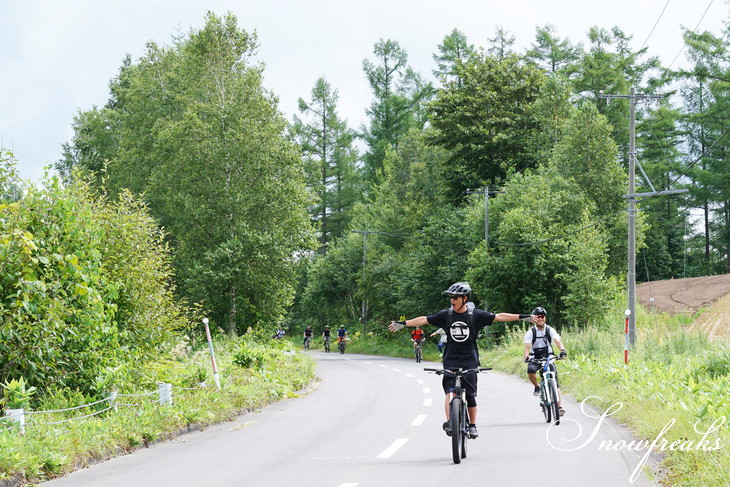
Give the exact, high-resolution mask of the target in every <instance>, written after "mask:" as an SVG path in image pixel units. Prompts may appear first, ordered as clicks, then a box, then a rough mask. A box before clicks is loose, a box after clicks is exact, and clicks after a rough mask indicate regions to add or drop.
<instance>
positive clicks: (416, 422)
mask: <svg viewBox="0 0 730 487" xmlns="http://www.w3.org/2000/svg"><path fill="white" fill-rule="evenodd" d="M426 416H427V415H426V414H419V415H418V416H416V419H414V420H413V422H412V423H411V426H421V425H422V424H423V422H424V421H426Z"/></svg>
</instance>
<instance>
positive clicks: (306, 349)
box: [304, 337, 312, 352]
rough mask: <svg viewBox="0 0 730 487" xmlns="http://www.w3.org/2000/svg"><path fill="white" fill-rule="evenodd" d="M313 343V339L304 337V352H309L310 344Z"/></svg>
mask: <svg viewBox="0 0 730 487" xmlns="http://www.w3.org/2000/svg"><path fill="white" fill-rule="evenodd" d="M311 341H312V337H304V351H305V352H307V351H309V342H311Z"/></svg>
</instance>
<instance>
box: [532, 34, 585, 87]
mask: <svg viewBox="0 0 730 487" xmlns="http://www.w3.org/2000/svg"><path fill="white" fill-rule="evenodd" d="M556 30H557V29H556V28H555V26H554V25H552V24H547V25H545V26H543V27H537V28H536V32H535V42H534V43H532V45H531V46H530V49H528V50H527V52H526V53H525V57H527V59H530V60H531V61H532V62H534V63H535V64H537V65H538V66H540V67H541V68H543V69H544V70H546V71H547V72H549V73H561V74H562V75H563V76H565V77H566V78H570V77H571V76H572V75H574V74H575V72H576V71H577V64H578V61H579V60H580V56H581V51H582V47H581V46H580V45H578V46H574V45H573V44H572V43H571V42H570V40H568V39H567V38H566V39H562V40H561V39H560V38H559V37H558V36H557V35H556Z"/></svg>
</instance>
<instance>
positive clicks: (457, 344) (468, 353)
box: [388, 282, 530, 438]
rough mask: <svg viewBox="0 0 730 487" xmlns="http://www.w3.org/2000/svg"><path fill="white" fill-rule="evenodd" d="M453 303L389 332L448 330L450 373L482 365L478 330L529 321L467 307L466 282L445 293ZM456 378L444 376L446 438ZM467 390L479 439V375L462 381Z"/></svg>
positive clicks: (446, 361) (471, 431)
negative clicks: (496, 323) (424, 328)
mask: <svg viewBox="0 0 730 487" xmlns="http://www.w3.org/2000/svg"><path fill="white" fill-rule="evenodd" d="M444 293H445V294H448V296H449V299H450V300H451V307H450V308H449V309H444V310H441V311H439V312H438V313H435V314H432V315H429V316H419V317H418V318H413V319H410V320H406V321H392V322H391V323H390V326H388V329H389V330H390V331H393V332H395V331H398V330H400V329H401V328H403V327H404V326H407V327H414V326H423V325H426V324H430V325H433V326H436V327H440V328H443V329H444V330H446V351H445V352H444V357H443V367H444V369H447V370H454V369H458V368H462V369H473V368H476V367H478V366H479V354H478V350H477V337H478V336H479V331H480V330H481V329H483V328H484V327H487V326H489V325H491V324H492V322H493V321H516V320H521V319H525V318H530V315H526V314H514V313H497V314H494V313H490V312H488V311H484V310H481V309H474V308H473V307H472V306H471V303H469V305H470V306H467V302H468V301H469V297H470V295H471V286H469V284H468V283H466V282H457V283H454V284H452V285H451V286H450V287H449V288H448V289H447V290H446V291H444ZM455 382H456V379H455V378H454V377H449V376H446V375H444V377H443V381H442V384H443V388H444V393H445V394H446V404H445V410H446V422H445V423H444V426H443V428H444V431H445V432H446V434H447V435H449V436H450V435H451V425H450V424H449V421H448V419H449V402H450V401H451V399H452V398H451V396H452V394H451V391H452V390H453V388H454V385H455ZM463 384H464V389H466V404H467V408H468V411H469V437H470V438H476V437H477V436H479V432H478V431H477V425H476V423H477V399H476V398H477V374H476V373H473V374H469V375H467V376H465V377H464V379H463Z"/></svg>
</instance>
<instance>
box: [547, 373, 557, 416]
mask: <svg viewBox="0 0 730 487" xmlns="http://www.w3.org/2000/svg"><path fill="white" fill-rule="evenodd" d="M548 389H550V395H551V396H553V397H552V403H551V404H550V409H551V410H552V413H553V421H555V424H560V406H559V405H558V387H557V385H556V384H555V380H553V379H550V380H549V381H548Z"/></svg>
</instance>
